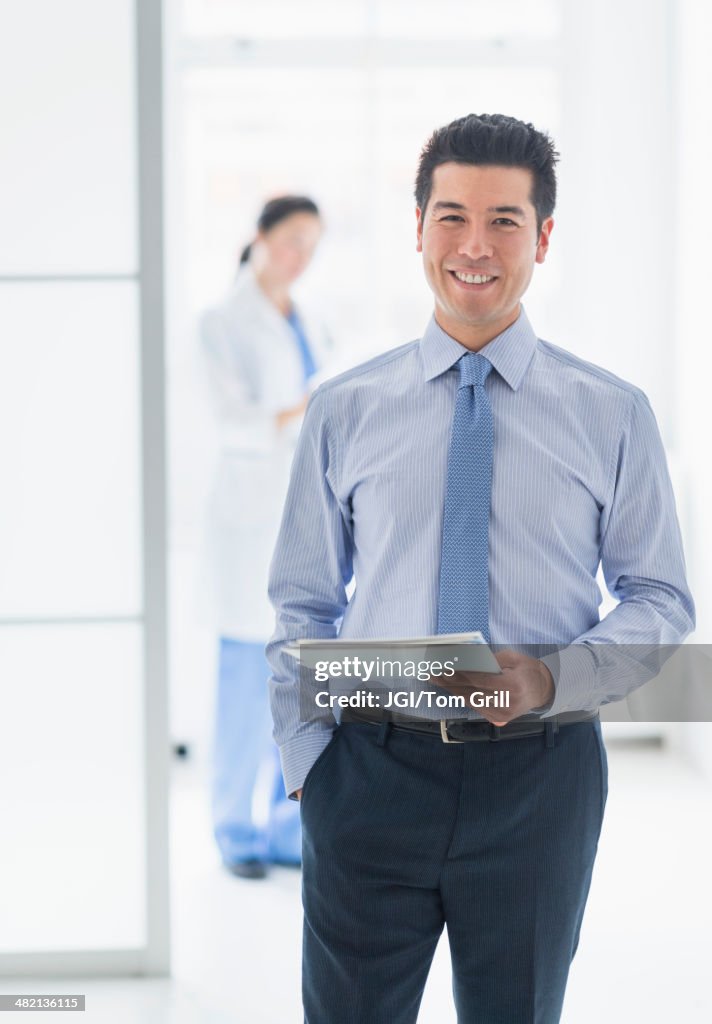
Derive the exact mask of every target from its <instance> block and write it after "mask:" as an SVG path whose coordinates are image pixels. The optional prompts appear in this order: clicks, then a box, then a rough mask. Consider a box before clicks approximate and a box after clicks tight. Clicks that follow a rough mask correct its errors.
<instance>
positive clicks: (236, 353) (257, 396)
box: [200, 263, 330, 642]
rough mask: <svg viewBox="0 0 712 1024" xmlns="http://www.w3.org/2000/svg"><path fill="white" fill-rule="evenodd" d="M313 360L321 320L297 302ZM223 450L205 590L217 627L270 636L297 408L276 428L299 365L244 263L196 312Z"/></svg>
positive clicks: (283, 323) (321, 355) (211, 507)
mask: <svg viewBox="0 0 712 1024" xmlns="http://www.w3.org/2000/svg"><path fill="white" fill-rule="evenodd" d="M297 312H298V314H299V317H300V319H301V322H302V324H303V326H304V329H305V332H306V335H307V339H308V341H309V347H310V349H311V351H312V355H313V357H314V362H315V364H316V366H317V369H320V368H321V367H322V366H323V363H324V359H325V357H326V355H327V353H328V350H329V348H330V342H329V339H328V336H327V334H326V332H325V330H324V328H323V326H322V325H321V323H320V322H319V321H318V320H317V319H315V318H314V317H313V316H310V315H309V314H308V313H307V312H306V311H305V310H303V309H302V308H301V307H299V306H298V307H297ZM200 334H201V341H202V346H203V351H204V353H205V355H206V356H207V366H208V376H209V383H210V391H211V394H212V400H213V403H214V407H215V412H216V414H217V419H218V426H219V431H220V456H219V461H218V466H217V471H216V475H215V479H214V481H213V486H212V490H211V494H210V497H209V500H208V509H207V517H206V522H207V529H206V539H205V548H206V550H205V563H206V564H205V570H206V572H205V574H204V576H205V580H206V582H207V583H208V587H207V590H206V600H207V601H209V602H210V604H211V608H212V615H211V618H212V619H213V620H214V622H215V626H216V628H217V630H218V631H219V633H220V635H221V636H227V637H232V638H234V639H238V640H248V641H260V642H261V641H266V640H267V639H268V638H269V636H270V634H271V633H272V630H273V627H274V613H273V610H272V608H271V606H270V604H269V600H268V598H267V577H268V570H269V563H270V560H271V558H272V552H273V550H274V546H275V543H276V539H277V532H278V529H279V523H280V520H281V514H282V506H283V504H284V499H285V495H286V490H287V484H288V480H289V470H290V466H291V461H292V456H293V453H294V447H295V444H296V439H297V435H298V433H299V427H300V426H301V418H298V419H297V418H294V419H292V420H290V421H289V422H288V424H287V425H286V426H285V427H283V428H282V429H281V430H280V429H278V428H277V425H276V415H277V413H278V412H280V411H282V410H284V409H289V408H292V407H293V406H295V405H298V404H299V402H300V401H301V400H302V398H303V396H304V393H305V390H306V388H305V384H304V370H303V365H302V360H301V356H300V354H299V349H298V348H297V342H296V339H295V337H294V332H293V330H292V328H291V326H290V325H289V323H288V322H287V320H286V319H285V318H284V316H282V314H281V313H280V312H279V310H278V309H277V308H276V307H275V306H274V305H273V304H272V303H271V302H270V301H269V300H268V299H267V297H266V296H265V295H264V293H263V292H262V290H261V289H260V287H259V285H258V284H257V281H256V279H255V276H254V273H253V272H252V269H251V268H250V265H249V263H248V264H246V265H245V266H244V267H243V268H242V269H241V271H240V273H239V275H238V277H237V280H236V281H235V284H234V285H233V287H232V288H231V290H230V292H229V293H228V295H227V296H226V298H225V300H224V301H223V302H222V303H221V304H220V305H219V306H216V307H214V308H213V309H210V310H208V311H207V312H206V313H205V314H204V315H203V317H202V319H201V324H200Z"/></svg>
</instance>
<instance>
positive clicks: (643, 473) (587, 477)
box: [267, 308, 694, 794]
mask: <svg viewBox="0 0 712 1024" xmlns="http://www.w3.org/2000/svg"><path fill="white" fill-rule="evenodd" d="M466 351H467V350H466V349H465V348H464V347H463V346H462V345H460V344H459V342H457V341H455V340H454V339H453V338H452V337H450V336H449V335H448V334H446V333H445V332H444V331H443V330H442V329H441V328H440V327H439V325H438V324H437V322H436V320H435V318H434V317H433V318H432V319H431V320H430V323H429V324H428V326H427V329H426V331H425V334H424V335H423V337H422V338H421V339H420V340H419V341H414V342H410V343H409V344H407V345H403V346H401V347H400V348H397V349H394V350H392V351H389V352H386V353H384V354H383V355H380V356H377V357H376V358H375V359H372V360H370V361H369V362H367V363H365V364H363V365H361V366H358V367H356V368H354V369H352V370H349V371H348V372H346V373H344V374H341V375H340V376H338V377H335V378H333V379H332V380H329V381H327V382H326V383H325V384H322V385H321V387H319V388H318V390H317V391H316V392H315V393H314V395H313V397H312V399H311V401H310V403H309V407H308V409H307V412H306V416H305V420H304V425H303V427H302V431H301V435H300V438H299V443H298V446H297V451H296V455H295V459H294V463H293V468H292V476H291V482H290V486H289V492H288V495H287V500H286V505H285V510H284V516H283V520H282V526H281V530H280V534H279V539H278V542H277V547H276V550H275V554H274V558H273V561H272V569H271V573H270V588H269V589H270V598H271V600H272V603H273V605H274V607H275V610H276V615H277V619H276V630H275V633H274V635H273V637H272V639H271V641H270V643H269V645H268V647H267V655H268V658H269V661H270V664H271V668H272V673H273V674H272V677H271V679H270V684H269V685H270V694H271V701H272V713H273V718H274V723H275V728H274V736H275V740H276V742H277V744H278V745H279V748H280V753H281V757H282V768H283V772H284V777H285V784H286V787H287V792H288V793H290V794H293V793H294V791H295V790H296V789H298V788H300V787H301V785H302V783H303V781H304V779H305V777H306V775H307V772H308V771H309V768H310V767H311V765H312V764H313V763H314V761H315V760H316V758H317V757H318V755H319V754H320V752H321V751H322V750H323V749H324V747H325V746H326V744H327V743H328V741H329V738H330V735H331V732H332V731H333V728H334V724H335V720H334V717H333V714H332V712H331V711H329V710H328V709H325V710H324V712H323V717H321V718H318V719H314V718H311V720H310V721H308V722H305V721H301V720H300V713H299V681H298V666H297V664H296V663H295V662H294V660H293V659H292V658H290V657H289V656H288V655H287V654H286V653H285V651H284V644H285V642H286V641H290V640H295V639H298V638H303V637H308V638H324V639H333V638H334V637H335V636H337V635H338V636H340V637H342V638H348V637H354V638H359V639H360V638H378V637H388V636H392V637H395V636H398V637H413V636H421V635H426V634H430V633H434V632H435V631H436V627H437V614H438V607H437V604H438V584H439V570H440V555H441V543H442V525H443V506H444V498H445V485H446V472H447V459H448V443H449V435H450V428H451V425H452V418H453V411H454V407H455V399H456V393H457V385H458V371H457V368H456V367H455V363H456V362H457V360H458V359H459V358H460V357H461V356H462V355H463V354H464V353H465V352H466ZM480 351H481V354H482V355H483V356H485V357H486V358H487V359H488V360H489V361H490V362H491V363H492V366H493V368H494V370H493V372H492V373H490V375H489V377H488V379H487V383H486V387H487V392H488V394H489V397H490V401H491V405H492V416H493V421H494V464H493V478H492V504H491V520H490V532H489V588H490V597H489V623H490V635H491V642H492V643H493V644H495V645H505V646H507V647H511V648H513V649H519V650H527V649H530V648H531V647H532V645H546V646H548V645H551V647H553V648H557V649H559V648H563V650H561V652H560V654H558V655H556V654H555V655H552V656H551V657H544V658H542V660H543V661H545V662H546V663H547V664H548V665H549V668H550V669H551V670H552V675H553V677H554V684H555V697H554V700H553V703H552V704H551V706H550V707H548V708H547V710H546V714H547V716H549V715H555V714H557V713H559V712H563V711H572V710H591V709H594V708H596V707H598V706H599V705H600V704H602V703H606V702H607V701H609V700H612V699H618V698H619V697H621V696H623V695H624V693H625V688H626V686H627V688H628V689H631V688H632V686H633V684H632V683H630V682H628V683H626V682H625V681H624V682H621V681H620V679H618V678H617V676H620V673H616V671H615V667H612V668H611V670H610V671H608V672H607V671H606V667H605V664H604V661H603V660H602V659H601V657H600V651H601V648H600V647H598V645H606V644H613V645H630V644H641V645H642V644H645V645H664V644H676V643H679V642H680V641H681V640H682V639H684V637H685V636H686V635H687V634H688V633H689V632H690V630H691V629H692V628H693V626H694V605H693V602H692V598H691V595H690V593H689V590H688V587H687V583H686V579H685V565H684V558H683V552H682V542H681V537H680V530H679V526H678V522H677V517H676V512H675V501H674V496H673V492H672V487H671V483H670V478H669V475H668V470H667V465H666V460H665V453H664V450H663V446H662V442H661V439H660V435H659V431H658V428H657V425H656V422H655V418H654V416H653V413H652V410H651V408H650V405H649V403H648V400H647V398H646V397H645V395H644V394H643V393H642V391H640V390H639V389H638V388H636V387H633V386H632V385H630V384H627V383H626V382H624V381H622V380H620V379H619V378H617V377H615V376H614V375H613V374H611V373H608V372H607V371H605V370H602V369H600V368H599V367H597V366H594V365H592V364H590V363H587V362H584V361H583V360H581V359H579V358H577V357H576V356H574V355H572V354H571V353H569V352H566V351H564V350H563V349H560V348H557V347H556V346H554V345H551V344H550V343H549V342H546V341H542V340H540V339H537V337H536V335H535V334H534V331H533V330H532V327H531V325H530V323H529V320H528V319H527V316H526V314H525V312H524V309H523V308H522V309H521V312H520V315H519V317H518V319H517V320H516V321H515V322H514V323H513V324H512V325H511V326H510V327H508V328H507V329H506V330H505V331H503V332H502V333H501V334H499V335H498V336H497V337H496V338H494V339H493V340H492V341H490V342H489V343H488V344H487V345H486V346H485V347H484V348H482V349H481V350H480ZM599 565H601V566H602V569H603V574H604V577H605V580H606V584H607V586H608V589H609V591H610V592H611V594H612V595H613V596H614V597H615V598H616V600H617V601H618V602H619V603H618V604H617V605H616V607H615V608H614V609H613V610H612V611H611V612H609V614H608V615H606V616H605V618H604V619H602V620H601V619H600V615H599V605H600V603H601V593H600V590H599V587H598V584H597V582H596V575H597V572H598V568H599ZM352 579H353V582H354V589H353V592H352V594H351V596H350V597H348V595H347V588H348V586H349V583H350V582H351V581H352ZM621 691H622V692H621Z"/></svg>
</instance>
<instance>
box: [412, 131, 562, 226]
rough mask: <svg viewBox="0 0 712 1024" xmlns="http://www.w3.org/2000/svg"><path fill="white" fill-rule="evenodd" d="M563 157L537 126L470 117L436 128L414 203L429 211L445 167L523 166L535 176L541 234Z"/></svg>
mask: <svg viewBox="0 0 712 1024" xmlns="http://www.w3.org/2000/svg"><path fill="white" fill-rule="evenodd" d="M558 159H559V154H558V153H557V151H556V150H555V149H554V143H553V140H552V139H551V138H550V136H549V135H547V134H546V132H541V131H538V130H537V129H536V128H535V127H534V125H532V124H528V123H525V122H524V121H518V120H517V119H516V117H508V116H507V115H506V114H467V115H466V116H465V117H459V118H458V119H457V120H456V121H451V122H450V124H446V125H445V126H444V127H442V128H438V129H436V131H434V132H433V134H432V135H431V136H430V138H429V139H428V141H427V142H426V144H425V146H424V147H423V151H422V153H421V154H420V161H419V163H418V173H417V176H416V179H415V201H416V203H417V205H418V207H419V208H420V210H421V212H422V213H424V212H425V208H426V206H427V205H428V201H429V199H430V194H431V192H432V188H433V171H434V170H435V168H436V167H438V166H439V165H440V164H444V163H457V164H474V165H476V166H486V165H496V166H502V167H522V168H525V169H527V170H530V171H531V172H532V175H533V178H534V184H533V187H532V193H531V197H530V198H531V201H532V205H533V206H534V209H535V210H536V218H537V231H540V230H541V225H542V223H543V222H544V221H545V220H546V218H547V217H550V216H551V215H552V213H553V212H554V207H555V205H556V171H555V169H554V167H555V164H556V162H557V160H558Z"/></svg>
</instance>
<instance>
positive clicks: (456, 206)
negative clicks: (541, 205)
mask: <svg viewBox="0 0 712 1024" xmlns="http://www.w3.org/2000/svg"><path fill="white" fill-rule="evenodd" d="M466 209H467V207H466V206H465V205H464V203H456V202H454V201H452V200H443V199H440V200H438V202H437V203H433V206H432V212H433V213H438V212H439V211H440V210H466ZM487 213H513V214H514V216H515V217H522V218H526V213H525V211H524V210H523V209H522V207H521V206H488V207H487Z"/></svg>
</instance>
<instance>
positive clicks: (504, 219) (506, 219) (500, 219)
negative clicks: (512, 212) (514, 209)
mask: <svg viewBox="0 0 712 1024" xmlns="http://www.w3.org/2000/svg"><path fill="white" fill-rule="evenodd" d="M495 224H508V225H509V224H511V225H512V226H513V227H515V228H516V227H517V224H516V223H515V221H513V220H510V219H509V217H498V218H497V220H496V221H495Z"/></svg>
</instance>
